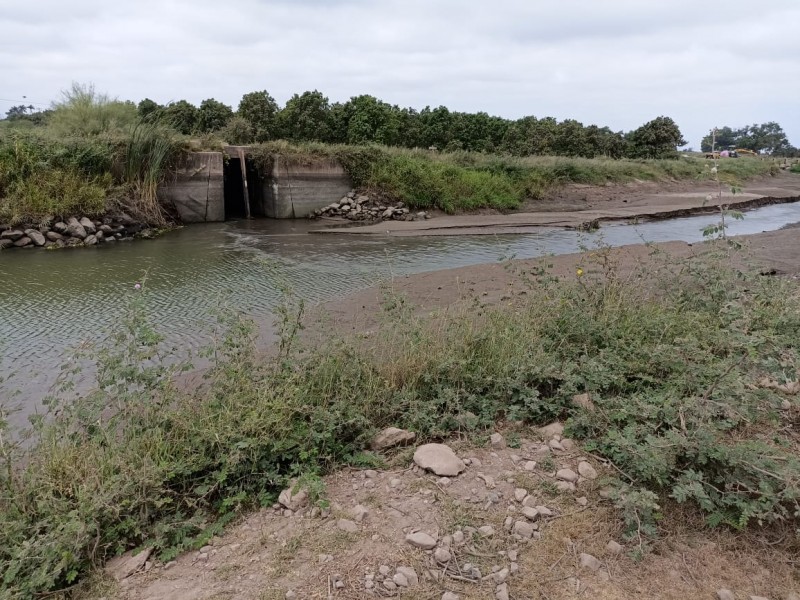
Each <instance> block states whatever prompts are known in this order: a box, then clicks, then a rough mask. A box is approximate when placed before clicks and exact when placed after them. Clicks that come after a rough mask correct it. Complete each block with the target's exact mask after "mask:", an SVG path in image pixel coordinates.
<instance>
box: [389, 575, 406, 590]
mask: <svg viewBox="0 0 800 600" xmlns="http://www.w3.org/2000/svg"><path fill="white" fill-rule="evenodd" d="M392 581H394V582H395V583H396V584H397V587H408V579H406V576H405V575H403V574H402V573H395V574H394V576H393V577H392Z"/></svg>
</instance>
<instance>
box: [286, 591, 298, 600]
mask: <svg viewBox="0 0 800 600" xmlns="http://www.w3.org/2000/svg"><path fill="white" fill-rule="evenodd" d="M284 598H286V600H297V594H295V593H294V592H293V591H292V590H289V591H288V592H286V595H285V596H284Z"/></svg>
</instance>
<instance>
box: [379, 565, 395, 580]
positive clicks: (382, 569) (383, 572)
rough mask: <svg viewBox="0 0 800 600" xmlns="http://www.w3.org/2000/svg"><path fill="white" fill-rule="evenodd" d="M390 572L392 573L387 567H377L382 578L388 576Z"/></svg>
mask: <svg viewBox="0 0 800 600" xmlns="http://www.w3.org/2000/svg"><path fill="white" fill-rule="evenodd" d="M391 572H392V570H391V569H390V568H389V566H388V565H381V566H380V567H378V573H380V574H381V575H383V576H384V577H385V576H386V575H388V574H389V573H391Z"/></svg>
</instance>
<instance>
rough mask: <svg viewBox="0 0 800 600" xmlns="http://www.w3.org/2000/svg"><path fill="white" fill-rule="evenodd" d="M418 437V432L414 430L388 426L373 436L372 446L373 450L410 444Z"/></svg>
mask: <svg viewBox="0 0 800 600" xmlns="http://www.w3.org/2000/svg"><path fill="white" fill-rule="evenodd" d="M416 437H417V434H416V433H414V432H413V431H406V430H405V429H399V428H398V427H387V428H386V429H384V430H383V431H381V432H380V433H379V434H378V435H376V436H375V437H374V438H373V440H372V444H371V445H370V446H371V447H372V449H373V450H385V449H386V448H393V447H395V446H401V445H405V444H409V443H411V442H413V441H414V440H415V439H416Z"/></svg>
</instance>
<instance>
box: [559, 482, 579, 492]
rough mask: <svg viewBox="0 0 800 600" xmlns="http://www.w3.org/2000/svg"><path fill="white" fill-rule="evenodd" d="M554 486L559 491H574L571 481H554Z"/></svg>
mask: <svg viewBox="0 0 800 600" xmlns="http://www.w3.org/2000/svg"><path fill="white" fill-rule="evenodd" d="M556 488H557V489H558V491H559V492H574V491H575V484H574V483H572V482H571V481H556Z"/></svg>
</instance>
